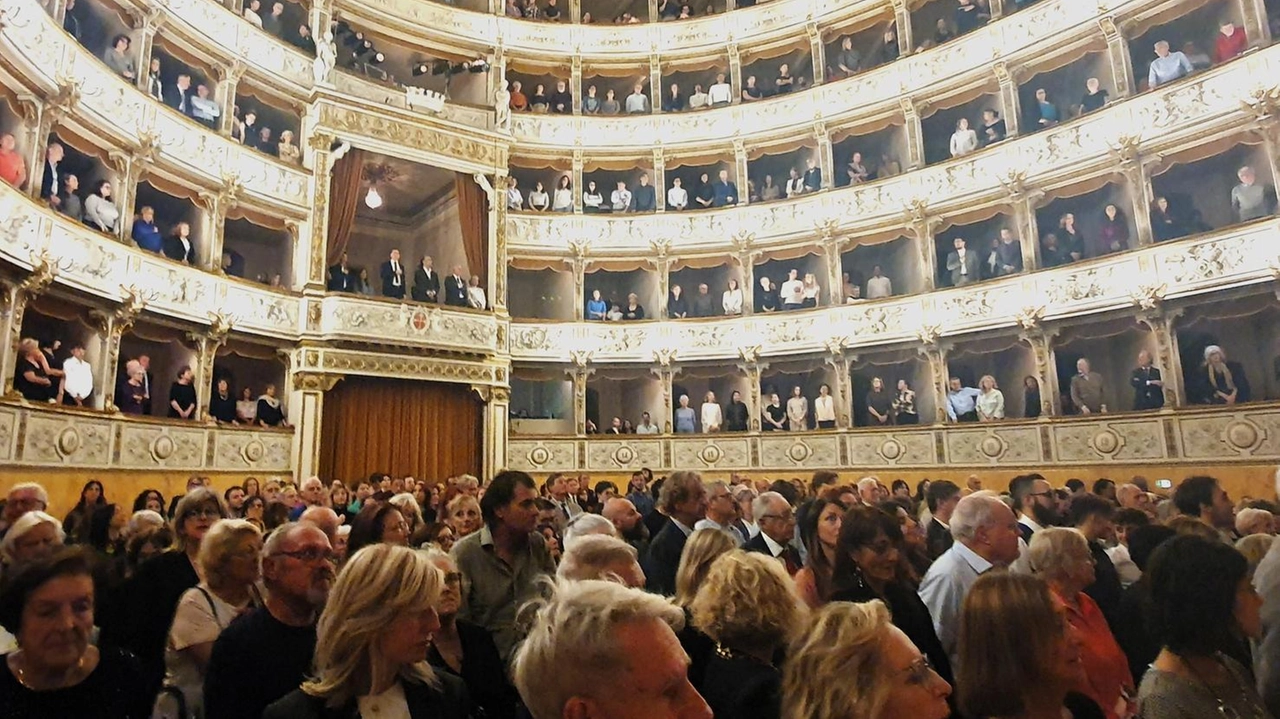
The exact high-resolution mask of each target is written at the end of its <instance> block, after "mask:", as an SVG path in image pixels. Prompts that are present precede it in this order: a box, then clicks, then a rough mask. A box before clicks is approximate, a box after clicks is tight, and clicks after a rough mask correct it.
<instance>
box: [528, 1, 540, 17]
mask: <svg viewBox="0 0 1280 719" xmlns="http://www.w3.org/2000/svg"><path fill="white" fill-rule="evenodd" d="M524 19H525V20H540V19H542V8H540V7H538V0H524Z"/></svg>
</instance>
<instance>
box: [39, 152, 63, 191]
mask: <svg viewBox="0 0 1280 719" xmlns="http://www.w3.org/2000/svg"><path fill="white" fill-rule="evenodd" d="M59 172H60V171H58V170H54V168H53V166H52V165H50V164H49V160H48V159H45V161H44V177H43V178H42V179H41V180H40V199H42V200H47V199H49V196H50V195H56V194H57V193H56V192H54V188H55V187H57V186H59V185H60V184H61V182H60V180H59V178H58V173H59Z"/></svg>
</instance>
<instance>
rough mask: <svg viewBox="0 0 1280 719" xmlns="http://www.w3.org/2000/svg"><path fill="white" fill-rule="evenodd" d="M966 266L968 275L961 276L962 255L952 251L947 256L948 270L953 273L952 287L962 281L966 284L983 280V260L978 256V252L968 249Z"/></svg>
mask: <svg viewBox="0 0 1280 719" xmlns="http://www.w3.org/2000/svg"><path fill="white" fill-rule="evenodd" d="M964 265H965V267H966V268H967V269H968V273H967V274H965V275H961V274H960V253H958V252H956V251H955V250H952V251H951V252H950V253H949V254H948V255H947V270H948V271H950V272H951V284H952V286H955V285H958V284H960V281H961V279H963V280H964V281H965V282H977V281H978V280H980V279H982V258H981V257H979V256H978V252H976V251H975V250H972V249H970V248H968V247H966V248H965V251H964Z"/></svg>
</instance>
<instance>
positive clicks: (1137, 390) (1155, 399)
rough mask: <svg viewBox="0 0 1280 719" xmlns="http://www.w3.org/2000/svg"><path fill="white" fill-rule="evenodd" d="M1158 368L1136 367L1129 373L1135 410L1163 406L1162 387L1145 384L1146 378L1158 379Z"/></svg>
mask: <svg viewBox="0 0 1280 719" xmlns="http://www.w3.org/2000/svg"><path fill="white" fill-rule="evenodd" d="M1159 379H1160V370H1158V369H1156V368H1155V367H1147V368H1145V369H1144V368H1142V367H1137V368H1135V369H1134V370H1133V373H1132V374H1130V375H1129V384H1130V385H1132V386H1133V408H1134V409H1135V410H1144V409H1160V408H1161V407H1163V406H1164V388H1163V387H1156V386H1154V385H1149V384H1147V381H1148V380H1159Z"/></svg>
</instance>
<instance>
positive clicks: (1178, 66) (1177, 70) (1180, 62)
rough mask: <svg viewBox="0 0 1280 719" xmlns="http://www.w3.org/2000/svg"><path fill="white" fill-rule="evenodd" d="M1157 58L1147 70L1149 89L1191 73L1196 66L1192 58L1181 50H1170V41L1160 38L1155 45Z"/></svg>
mask: <svg viewBox="0 0 1280 719" xmlns="http://www.w3.org/2000/svg"><path fill="white" fill-rule="evenodd" d="M1155 51H1156V59H1154V60H1152V61H1151V69H1150V70H1149V71H1148V72H1147V89H1150V90H1154V89H1156V88H1157V87H1160V86H1161V85H1165V84H1168V83H1171V82H1173V81H1174V80H1178V79H1180V78H1183V77H1186V76H1187V75H1190V74H1191V73H1192V71H1193V70H1194V68H1192V67H1191V60H1189V59H1188V58H1187V56H1186V55H1184V54H1182V52H1181V51H1176V52H1169V42H1168V41H1167V40H1160V41H1159V42H1157V43H1156V45H1155Z"/></svg>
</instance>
